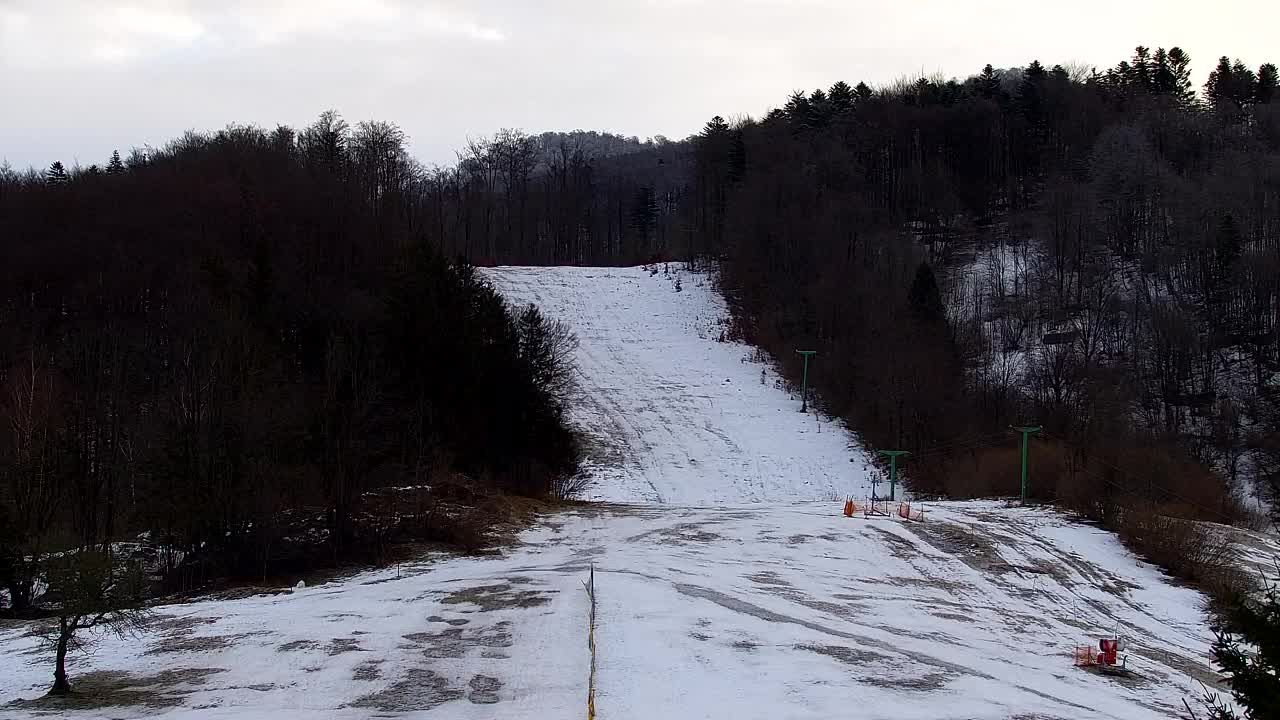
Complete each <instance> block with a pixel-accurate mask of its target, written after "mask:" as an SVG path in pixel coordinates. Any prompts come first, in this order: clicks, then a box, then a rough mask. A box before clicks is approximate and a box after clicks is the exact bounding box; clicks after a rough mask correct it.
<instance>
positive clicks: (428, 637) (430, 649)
mask: <svg viewBox="0 0 1280 720" xmlns="http://www.w3.org/2000/svg"><path fill="white" fill-rule="evenodd" d="M404 639H405V640H408V641H409V642H410V643H412V644H411V645H408V646H404V647H407V648H408V649H416V648H421V649H422V654H423V655H425V656H426V657H429V658H460V657H465V656H466V655H467V653H468V651H470V650H474V649H477V648H487V649H493V648H509V647H511V645H512V642H513V641H512V639H511V622H510V621H509V620H503V621H502V622H500V623H496V624H494V625H491V626H489V627H483V628H448V629H447V630H441V631H440V632H438V633H425V632H422V633H411V634H409V635H405V636H404Z"/></svg>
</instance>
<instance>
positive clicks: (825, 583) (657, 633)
mask: <svg viewBox="0 0 1280 720" xmlns="http://www.w3.org/2000/svg"><path fill="white" fill-rule="evenodd" d="M488 274H489V277H491V278H492V279H493V280H494V282H495V283H496V284H497V285H498V286H499V287H500V288H501V289H502V291H503V292H504V293H506V294H507V296H508V297H509V298H511V300H512V302H513V303H517V304H522V303H527V302H535V303H537V304H538V305H540V306H541V307H542V308H543V310H544V312H546V313H547V314H548V315H549V316H551V317H553V318H559V319H562V320H565V321H566V322H569V323H571V324H572V325H573V326H574V328H575V329H576V331H577V333H578V336H579V338H580V341H581V351H580V353H579V367H580V374H581V377H580V381H581V382H580V393H579V399H578V400H577V401H576V404H575V409H574V418H575V420H576V421H577V422H578V423H579V424H580V425H581V426H582V427H583V428H584V430H585V431H586V432H588V433H589V434H590V435H591V436H592V437H593V443H594V449H593V459H592V465H591V472H592V474H593V477H594V479H595V485H594V487H593V489H592V493H593V494H594V496H595V497H597V498H604V499H609V500H612V501H613V502H609V503H600V504H596V505H590V506H583V507H580V508H574V509H571V510H566V511H564V512H560V513H556V514H551V515H548V516H546V517H544V518H542V519H541V520H540V521H539V522H538V523H536V524H535V525H534V526H533V527H532V528H530V529H528V530H527V531H525V532H524V533H522V534H521V536H520V538H519V540H518V542H516V543H513V544H511V545H510V546H508V547H506V548H504V549H502V550H501V552H497V553H494V554H491V555H486V556H481V557H452V556H446V555H432V556H426V557H423V558H421V559H420V560H419V561H416V562H413V563H409V564H405V565H402V566H399V567H391V568H383V569H378V570H372V571H369V572H365V573H361V574H358V575H355V576H353V577H348V578H343V579H339V580H333V581H330V582H322V583H319V584H316V583H308V584H306V585H305V586H303V587H293V588H292V589H286V588H288V587H289V586H288V585H286V586H284V587H282V588H281V589H279V590H277V591H274V592H272V593H260V594H252V595H249V596H242V597H220V598H210V599H206V600H203V601H200V602H195V603H187V604H174V605H168V606H163V607H160V608H158V609H157V614H156V617H155V618H154V619H153V620H152V622H151V623H150V625H149V627H148V628H146V629H145V630H144V631H143V632H141V633H140V634H137V635H133V636H129V637H126V638H113V637H106V638H103V639H102V641H101V642H100V643H98V644H97V645H95V646H93V647H92V648H91V649H89V650H88V651H87V652H83V653H75V654H73V655H72V656H71V659H70V666H69V669H70V672H71V677H72V682H73V683H74V684H76V686H77V687H78V688H79V690H80V696H79V697H78V698H76V699H75V700H73V701H71V704H64V705H59V704H52V703H50V702H49V701H43V700H38V699H37V698H39V696H40V695H41V694H42V693H43V692H44V690H45V689H46V688H47V687H48V685H49V683H50V681H51V674H52V673H51V659H50V653H49V650H48V648H47V646H44V645H42V644H41V643H40V640H39V638H38V637H37V636H36V634H35V633H34V630H35V628H36V626H33V625H31V624H29V623H11V624H8V625H4V626H0V678H3V679H2V680H0V717H5V718H9V717H13V718H29V717H35V716H38V715H40V714H46V715H47V714H61V715H63V716H65V717H73V718H93V719H94V720H97V719H98V718H140V717H161V718H166V719H167V720H179V719H186V718H200V719H202V720H203V719H215V718H235V719H236V720H241V719H248V718H262V717H270V718H280V719H283V720H288V719H290V718H300V719H301V718H306V719H307V720H311V719H313V718H366V717H397V718H401V717H403V718H419V717H421V718H443V719H446V720H451V719H455V718H457V719H469V718H476V719H479V718H510V719H513V720H533V719H538V720H542V719H551V718H581V717H584V716H585V714H586V700H587V685H588V677H589V674H590V672H589V670H590V660H589V655H588V647H587V618H588V616H589V608H590V602H589V600H588V597H587V594H586V592H585V591H584V582H585V581H586V580H587V579H588V577H589V575H590V573H591V571H592V569H593V568H594V577H595V587H596V597H597V624H596V629H595V639H596V642H597V648H598V674H597V694H596V708H597V716H598V717H599V718H602V720H624V719H630V718H634V719H636V720H641V719H645V720H651V719H653V718H717V719H718V718H725V719H730V718H732V719H735V720H736V719H750V718H761V719H766V718H767V719H768V720H779V719H786V718H815V719H817V718H822V719H823V720H830V719H831V718H849V717H858V718H886V719H893V720H910V719H912V718H920V719H922V720H923V719H926V718H928V719H935V718H955V719H957V720H958V719H961V718H991V719H993V720H994V719H996V718H1042V719H1043V718H1064V719H1066V718H1069V719H1071V720H1089V719H1093V718H1117V719H1124V720H1144V719H1147V718H1151V719H1154V718H1168V717H1173V716H1176V715H1178V713H1179V710H1180V709H1181V707H1182V706H1181V702H1182V699H1183V698H1187V699H1189V700H1191V701H1192V702H1193V704H1194V702H1195V699H1196V698H1197V697H1199V696H1200V693H1201V685H1200V683H1202V682H1203V683H1205V684H1206V685H1208V686H1210V687H1216V686H1215V683H1216V682H1217V678H1216V676H1215V675H1214V674H1213V672H1212V671H1211V669H1210V667H1209V643H1210V640H1211V637H1210V634H1209V631H1208V629H1207V623H1206V619H1205V617H1204V614H1203V612H1202V610H1201V603H1202V597H1201V596H1200V595H1199V594H1198V593H1197V592H1195V591H1193V590H1191V589H1188V588H1185V587H1179V586H1177V585H1175V584H1173V583H1171V582H1169V581H1168V580H1167V579H1166V578H1165V577H1164V576H1163V575H1162V574H1161V573H1160V571H1159V570H1158V569H1156V568H1154V567H1152V566H1151V565H1149V564H1147V563H1145V562H1142V561H1140V560H1138V559H1137V558H1135V557H1134V556H1133V555H1131V554H1130V553H1128V552H1127V551H1126V550H1125V549H1124V548H1123V547H1122V546H1121V545H1120V544H1119V543H1118V542H1117V540H1116V539H1115V537H1114V536H1113V535H1111V534H1110V533H1107V532H1105V531H1103V530H1101V529H1099V528H1096V527H1093V526H1090V525H1085V524H1081V523H1077V522H1074V521H1072V520H1070V519H1069V518H1067V517H1065V516H1063V515H1061V514H1059V513H1056V512H1054V511H1052V510H1049V509H1041V508H1031V507H1017V506H1013V505H1012V504H1008V503H1004V502H998V501H982V502H967V503H936V504H935V503H930V504H927V505H926V506H924V513H925V515H924V520H923V521H922V522H913V521H906V520H902V519H900V518H898V517H896V516H888V517H867V516H865V515H864V514H863V513H861V512H859V513H856V514H855V516H854V517H852V518H846V517H844V516H843V515H842V514H841V512H840V510H841V504H840V502H838V501H836V500H835V498H837V497H839V498H843V497H844V496H845V495H846V494H853V495H855V496H857V497H859V498H861V496H862V495H863V494H865V485H866V482H867V481H868V479H869V477H870V473H871V472H874V471H873V470H865V469H864V466H865V464H866V462H867V461H866V458H865V455H864V453H863V452H862V451H861V450H860V449H859V448H858V446H857V445H856V443H854V442H853V440H852V438H850V437H849V436H848V435H847V434H846V433H844V432H843V431H842V430H841V429H840V427H839V425H838V424H836V423H831V422H828V421H827V420H826V419H825V418H820V417H818V416H815V415H812V414H810V415H804V414H801V413H799V412H797V409H798V408H797V406H798V399H797V398H795V397H794V396H793V395H792V394H789V393H788V392H787V391H786V390H784V389H782V387H781V385H780V384H779V383H778V382H777V378H776V376H775V375H774V374H773V373H772V371H771V370H770V369H769V368H768V366H767V365H765V364H764V363H760V362H755V361H753V359H752V357H753V356H752V355H751V353H750V351H749V349H748V348H744V347H742V346H740V345H735V344H732V343H726V342H720V340H719V337H720V329H721V328H722V327H723V326H722V324H721V320H722V319H723V315H724V307H723V304H722V303H721V302H720V301H719V300H718V299H717V297H716V295H715V294H714V292H713V291H712V288H711V286H710V283H709V281H708V279H707V278H706V277H705V276H699V275H693V274H687V273H684V274H681V275H680V277H681V283H680V285H681V290H680V292H676V291H675V288H674V285H675V281H674V278H672V277H670V276H668V275H665V274H662V273H659V274H656V275H653V274H650V273H649V272H646V271H645V270H643V269H576V268H572V269H571V268H543V269H529V268H499V269H494V270H491V271H488ZM762 372H763V374H764V382H763V384H762V383H761V380H760V378H761V373H762ZM919 508H920V505H919V504H914V505H913V509H915V510H918V509H919ZM1251 538H1252V539H1251V542H1252V543H1253V545H1254V547H1253V556H1256V558H1255V559H1257V558H1261V557H1262V556H1263V555H1265V554H1266V552H1267V551H1268V549H1269V548H1270V549H1274V548H1273V546H1271V545H1269V544H1268V542H1267V541H1266V540H1265V539H1260V538H1258V537H1253V536H1251ZM1253 556H1251V557H1253ZM1259 562H1260V560H1259ZM1113 633H1118V634H1120V635H1121V636H1123V637H1124V638H1125V640H1126V641H1127V643H1128V650H1127V652H1126V653H1124V654H1127V655H1128V667H1129V668H1130V669H1131V670H1132V673H1131V674H1130V675H1129V676H1127V677H1113V676H1107V675H1102V674H1098V673H1095V672H1090V671H1088V670H1083V669H1079V668H1076V667H1073V664H1072V657H1073V648H1074V646H1075V645H1077V644H1090V645H1093V646H1094V647H1096V646H1097V641H1098V639H1100V638H1102V637H1106V636H1110V635H1112V634H1113ZM1219 689H1220V688H1219ZM5 703H12V704H8V705H6V704H5Z"/></svg>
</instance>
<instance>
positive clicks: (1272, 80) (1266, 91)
mask: <svg viewBox="0 0 1280 720" xmlns="http://www.w3.org/2000/svg"><path fill="white" fill-rule="evenodd" d="M1278 90H1280V76H1278V75H1277V73H1276V66H1275V65H1273V64H1271V63H1267V64H1265V65H1263V66H1262V67H1260V68H1258V85H1257V88H1256V89H1255V91H1254V101H1255V102H1257V103H1258V104H1259V105H1266V104H1267V103H1269V102H1271V101H1272V100H1274V99H1275V98H1276V95H1277V91H1278Z"/></svg>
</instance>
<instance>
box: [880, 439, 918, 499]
mask: <svg viewBox="0 0 1280 720" xmlns="http://www.w3.org/2000/svg"><path fill="white" fill-rule="evenodd" d="M876 452H878V453H880V454H881V455H886V456H888V458H889V499H890V500H896V499H897V493H896V492H895V489H896V488H897V486H898V456H899V455H910V454H911V453H909V452H907V451H906V450H877V451H876Z"/></svg>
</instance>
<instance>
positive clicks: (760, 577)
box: [747, 570, 791, 587]
mask: <svg viewBox="0 0 1280 720" xmlns="http://www.w3.org/2000/svg"><path fill="white" fill-rule="evenodd" d="M747 579H748V580H750V581H751V582H753V583H755V584H757V585H775V586H779V587H790V585H791V583H789V582H787V581H786V580H783V579H782V578H780V577H778V573H776V572H774V571H772V570H765V571H764V572H758V573H753V574H751V575H748V576H747Z"/></svg>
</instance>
